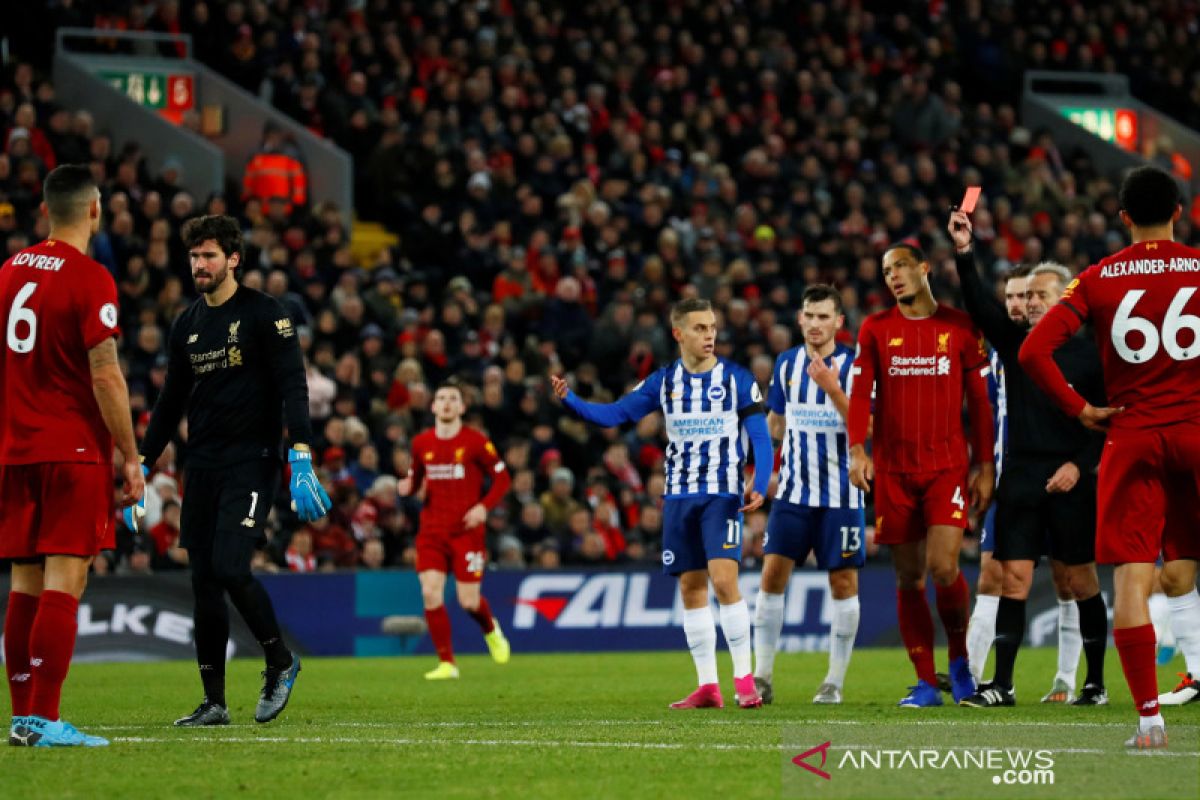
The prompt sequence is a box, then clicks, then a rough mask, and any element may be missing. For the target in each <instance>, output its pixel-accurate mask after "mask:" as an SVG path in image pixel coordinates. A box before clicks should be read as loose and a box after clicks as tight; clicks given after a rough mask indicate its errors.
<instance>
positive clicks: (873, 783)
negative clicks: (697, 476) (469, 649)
mask: <svg viewBox="0 0 1200 800" xmlns="http://www.w3.org/2000/svg"><path fill="white" fill-rule="evenodd" d="M680 639H681V640H682V636H681V637H680ZM938 655H939V659H940V661H939V664H941V663H943V662H944V653H942V652H939V654H938ZM1054 659H1055V653H1054V651H1053V650H1051V649H1036V650H1035V649H1028V650H1026V651H1024V652H1022V653H1021V656H1020V659H1019V660H1018V669H1017V691H1018V694H1017V699H1018V706H1017V707H1016V708H1012V709H996V710H980V709H965V708H957V707H954V706H951V705H948V706H946V707H944V708H940V709H927V710H901V709H898V708H896V707H895V704H896V701H897V700H898V699H899V698H900V697H901V696H902V695H903V694H904V693H905V687H907V686H908V685H909V684H910V683H912V682H913V679H912V671H911V668H910V666H909V663H908V660H907V658H906V656H905V654H904V652H903V651H902V650H899V649H882V650H868V649H860V650H859V651H857V652H855V654H854V658H853V661H852V662H851V666H850V673H849V676H848V679H847V686H846V702H845V704H843V705H841V706H836V707H830V706H814V705H812V703H811V698H812V694H813V692H814V690H815V689H816V687H817V685H818V683H819V682H820V680H821V678H822V676H823V675H824V671H825V666H826V656H825V655H824V654H785V655H780V657H779V658H778V661H777V664H776V700H775V703H774V705H772V706H767V707H764V708H763V709H761V710H757V711H743V710H741V709H738V708H736V707H734V706H733V703H732V700H733V692H732V680H731V679H730V678H729V675H730V668H729V661H728V655H727V654H723V656H722V660H721V675H722V679H723V688H724V690H725V695H726V702H727V703H728V704H729V705H727V707H726V708H725V709H723V710H708V711H691V712H678V711H669V710H668V709H667V704H668V703H669V702H670V701H672V700H675V699H678V698H679V697H681V696H683V695H684V694H686V693H687V692H688V691H689V690H690V689H691V688H692V687H693V684H694V675H695V673H694V672H693V670H692V665H691V660H690V658H689V657H688V655H687V653H686V652H683V651H682V650H681V651H678V652H665V653H622V654H615V653H606V654H572V655H522V654H520V653H516V654H514V656H513V660H512V662H511V663H509V664H508V665H506V666H497V665H495V664H493V663H491V661H490V660H488V659H487V658H486V657H467V658H463V659H461V660H460V666H461V668H462V678H461V679H460V680H458V681H452V682H445V683H429V682H426V681H425V680H423V679H422V677H421V676H422V673H423V672H424V671H425V670H427V669H429V668H430V667H431V666H432V665H433V662H432V661H431V660H430V659H428V658H403V659H357V660H356V659H319V658H309V659H305V662H304V670H303V672H302V673H301V675H300V679H299V681H298V682H297V685H296V690H295V694H294V695H293V697H292V701H291V705H290V706H289V707H288V709H287V710H286V711H285V712H284V714H283V716H282V717H280V719H279V720H276V721H275V722H273V723H270V724H268V725H256V724H255V723H254V721H253V708H254V702H255V700H256V694H257V689H258V685H259V677H258V671H259V669H261V667H260V665H259V663H258V662H256V661H250V660H239V661H236V662H234V663H232V664H230V666H229V687H228V696H229V700H230V713H231V714H232V716H233V720H234V724H233V725H231V726H229V727H225V728H209V729H201V730H181V729H175V728H172V727H171V724H170V723H171V720H172V719H174V718H175V717H178V716H182V715H183V714H186V713H188V712H190V711H191V710H192V708H193V707H194V706H195V704H196V702H197V701H198V700H199V697H200V686H199V682H198V680H197V678H196V675H195V668H194V665H192V664H190V663H150V664H81V665H76V666H74V667H73V668H72V671H71V676H70V679H69V681H68V684H67V690H66V692H65V696H64V699H63V713H64V716H65V717H66V718H67V719H69V720H71V721H72V722H74V723H76V724H77V725H78V726H79V727H80V728H82V729H84V730H86V731H88V732H91V733H98V734H102V735H105V736H108V737H110V738H112V740H113V744H112V746H111V747H108V748H103V749H95V750H75V749H67V750H40V749H39V750H32V749H24V748H15V747H7V748H2V749H0V797H2V798H10V797H11V798H24V797H39V798H56V799H57V798H68V797H80V798H122V799H124V798H140V797H187V798H209V797H211V798H231V797H233V798H259V797H262V798H287V800H298V799H299V798H308V797H345V798H367V797H432V798H459V797H461V798H487V797H498V798H499V797H503V798H508V797H512V798H556V799H560V798H576V797H612V798H640V797H646V798H674V797H712V798H759V797H762V798H779V797H821V796H828V797H918V796H919V797H972V798H990V797H1021V798H1032V797H1063V798H1082V797H1087V798H1100V797H1164V798H1192V797H1197V796H1200V794H1198V789H1197V771H1198V769H1200V757H1198V753H1200V742H1198V736H1200V704H1193V705H1190V706H1184V707H1179V708H1168V709H1166V713H1165V716H1166V718H1167V723H1168V730H1169V734H1170V736H1171V750H1170V751H1169V754H1168V755H1162V754H1143V755H1132V754H1127V753H1126V752H1124V749H1123V747H1122V742H1123V741H1124V739H1125V738H1126V737H1128V736H1129V735H1130V734H1131V733H1132V730H1133V725H1134V722H1133V711H1132V707H1131V703H1130V700H1129V694H1128V691H1127V689H1126V688H1125V685H1124V680H1123V679H1122V676H1121V671H1120V665H1119V664H1118V662H1117V659H1116V654H1115V653H1114V652H1113V651H1112V650H1111V649H1110V651H1109V663H1108V683H1109V690H1110V693H1111V696H1112V704H1111V705H1109V706H1107V707H1097V708H1070V707H1054V706H1043V705H1040V704H1039V703H1038V702H1037V700H1038V699H1039V698H1040V697H1041V694H1042V693H1043V692H1044V691H1045V690H1046V689H1047V688H1048V687H1049V683H1050V680H1051V678H1052V676H1053V673H1054ZM1180 664H1181V661H1179V660H1177V661H1176V662H1175V664H1173V665H1171V666H1170V667H1166V668H1163V669H1161V670H1160V677H1159V682H1160V687H1165V688H1169V687H1171V686H1173V685H1174V683H1175V677H1174V669H1181V668H1182V667H1181V666H1180ZM1081 679H1082V674H1081ZM823 741H830V742H831V747H830V750H829V751H828V755H829V763H828V764H827V767H829V768H830V769H829V771H830V773H831V779H829V780H824V779H822V778H820V777H818V776H816V775H813V774H810V773H809V772H808V771H806V770H803V769H801V768H799V767H797V766H795V765H793V764H791V763H790V759H791V758H792V757H793V756H795V755H797V754H798V753H800V752H803V750H805V749H808V748H809V747H813V746H816V745H820V744H821V743H822V742H823ZM972 745H987V746H989V747H994V748H1029V749H1049V750H1052V751H1054V758H1055V765H1054V773H1055V774H1054V785H1053V786H1046V785H1041V786H1005V785H993V782H992V777H991V773H990V772H986V771H984V772H980V771H977V770H976V771H963V772H955V773H953V774H951V773H950V772H947V771H946V770H944V769H942V770H931V769H925V770H913V769H900V770H896V771H866V770H865V769H864V770H862V771H857V772H853V773H851V771H849V770H848V769H845V768H843V769H838V768H837V766H838V762H839V761H840V760H841V759H843V758H845V757H846V753H848V752H851V751H862V750H864V749H872V748H874V749H878V748H881V747H887V748H896V747H909V748H913V749H916V748H927V749H934V750H936V751H938V752H945V751H946V750H947V749H953V748H956V747H958V748H961V747H963V746H972ZM810 763H814V764H817V763H818V762H817V761H814V760H812V759H810Z"/></svg>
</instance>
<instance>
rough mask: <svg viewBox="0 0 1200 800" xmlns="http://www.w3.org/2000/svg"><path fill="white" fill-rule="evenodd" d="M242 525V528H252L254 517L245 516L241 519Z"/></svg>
mask: <svg viewBox="0 0 1200 800" xmlns="http://www.w3.org/2000/svg"><path fill="white" fill-rule="evenodd" d="M242 527H243V528H253V527H254V517H246V518H245V519H244V520H242Z"/></svg>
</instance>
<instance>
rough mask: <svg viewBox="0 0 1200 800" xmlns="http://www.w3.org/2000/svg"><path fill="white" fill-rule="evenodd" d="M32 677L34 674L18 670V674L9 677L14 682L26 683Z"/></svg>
mask: <svg viewBox="0 0 1200 800" xmlns="http://www.w3.org/2000/svg"><path fill="white" fill-rule="evenodd" d="M31 677H32V676H31V675H30V674H29V673H28V672H18V673H17V674H16V675H13V676H12V677H11V678H9V680H10V681H12V682H13V683H24V682H25V681H27V680H29V679H30V678H31Z"/></svg>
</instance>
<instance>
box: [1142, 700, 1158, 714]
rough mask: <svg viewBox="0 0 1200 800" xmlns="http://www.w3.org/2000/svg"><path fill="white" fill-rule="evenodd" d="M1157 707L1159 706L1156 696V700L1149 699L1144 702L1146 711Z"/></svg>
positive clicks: (1143, 706) (1143, 705)
mask: <svg viewBox="0 0 1200 800" xmlns="http://www.w3.org/2000/svg"><path fill="white" fill-rule="evenodd" d="M1156 708H1158V700H1157V698H1156V699H1154V700H1147V701H1146V702H1144V703H1142V709H1143V710H1144V711H1151V710H1153V709H1156Z"/></svg>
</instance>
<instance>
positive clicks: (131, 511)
mask: <svg viewBox="0 0 1200 800" xmlns="http://www.w3.org/2000/svg"><path fill="white" fill-rule="evenodd" d="M142 477H143V478H149V477H150V470H149V469H148V468H147V467H146V465H145V464H142ZM146 488H147V490H149V488H150V487H146ZM145 516H146V492H142V499H141V500H138V501H137V502H136V503H134V504H133V505H131V506H125V508H124V509H123V510H122V511H121V517H122V518H123V519H124V520H125V527H126V528H128V529H129V530H130V531H131V532H133V533H137V531H138V520H140V519H142V518H143V517H145Z"/></svg>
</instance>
